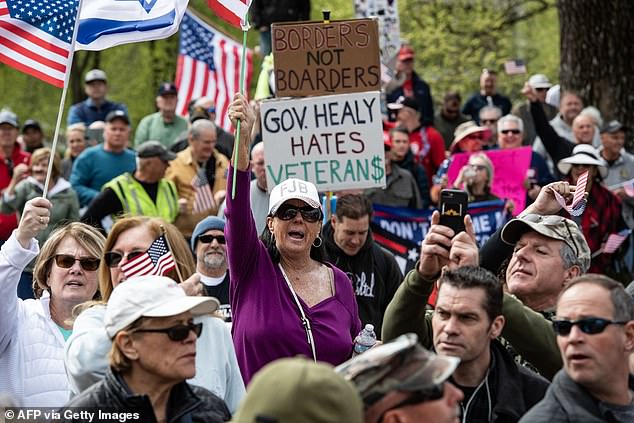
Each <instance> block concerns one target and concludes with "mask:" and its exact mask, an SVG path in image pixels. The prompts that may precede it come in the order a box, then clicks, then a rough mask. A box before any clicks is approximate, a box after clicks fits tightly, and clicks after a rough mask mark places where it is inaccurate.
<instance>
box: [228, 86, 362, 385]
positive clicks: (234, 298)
mask: <svg viewBox="0 0 634 423" xmlns="http://www.w3.org/2000/svg"><path fill="white" fill-rule="evenodd" d="M229 116H230V117H231V121H232V123H233V124H234V126H235V125H236V123H237V121H238V120H240V121H241V125H242V128H241V131H240V140H239V145H238V148H237V149H235V150H234V154H238V168H237V176H236V195H235V199H233V200H232V199H231V196H230V195H228V196H227V207H226V210H225V217H226V219H227V223H226V228H225V233H226V236H227V251H228V256H229V269H230V274H231V282H230V293H229V297H230V302H231V308H232V310H233V313H234V314H233V329H232V332H233V342H234V345H235V348H236V355H237V357H238V363H239V364H240V370H241V371H242V376H243V378H244V382H245V384H247V383H248V382H249V380H251V378H252V377H253V375H254V374H255V372H257V371H258V370H259V369H260V368H262V367H263V366H264V365H266V364H267V363H269V362H271V361H273V360H276V359H278V358H281V357H293V356H296V355H298V354H301V355H304V356H307V357H311V358H315V359H316V360H317V361H325V362H328V363H332V364H340V363H342V362H344V361H346V360H347V359H348V358H350V356H351V354H352V347H353V339H354V337H355V336H356V335H357V333H358V332H359V330H360V329H361V322H360V321H359V316H358V312H357V304H356V300H355V295H354V292H353V290H352V285H351V284H350V280H349V279H348V277H347V276H346V275H345V274H344V273H343V272H341V271H340V270H339V269H337V268H336V267H334V266H331V265H329V264H326V263H324V262H323V259H322V257H323V251H322V247H321V244H322V240H321V238H320V237H319V233H320V230H321V221H322V217H323V214H322V210H321V204H320V201H319V196H318V193H317V189H316V188H315V186H314V185H313V184H311V183H310V182H306V181H302V180H299V179H288V180H286V181H284V182H282V183H281V184H279V185H277V186H276V187H275V188H273V191H272V192H271V196H270V200H269V216H268V217H267V228H266V229H265V230H264V233H263V235H262V240H258V234H257V232H256V229H255V223H254V221H253V217H252V215H251V206H250V204H249V183H250V180H251V178H250V173H249V145H250V143H251V140H250V138H251V137H250V133H251V127H252V126H253V121H254V115H253V110H252V109H251V107H250V106H249V105H248V103H247V101H246V100H245V98H244V97H243V96H241V95H239V94H236V96H235V97H234V100H233V102H232V103H231V105H230V107H229ZM232 162H233V161H232ZM232 179H233V169H232V168H230V169H229V180H228V183H227V186H228V187H231V184H232Z"/></svg>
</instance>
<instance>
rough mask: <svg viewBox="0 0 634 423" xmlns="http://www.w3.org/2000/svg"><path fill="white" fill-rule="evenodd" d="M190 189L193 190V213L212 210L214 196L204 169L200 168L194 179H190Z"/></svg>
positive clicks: (214, 203)
mask: <svg viewBox="0 0 634 423" xmlns="http://www.w3.org/2000/svg"><path fill="white" fill-rule="evenodd" d="M192 188H194V210H193V211H194V213H201V212H204V211H205V210H209V209H212V208H214V206H215V205H216V202H215V201H214V194H213V192H212V191H211V187H210V186H209V181H208V180H207V175H205V169H203V168H200V169H199V170H198V173H197V174H196V176H194V179H192Z"/></svg>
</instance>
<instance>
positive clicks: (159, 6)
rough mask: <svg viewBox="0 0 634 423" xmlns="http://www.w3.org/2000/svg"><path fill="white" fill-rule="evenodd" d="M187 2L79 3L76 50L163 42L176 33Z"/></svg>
mask: <svg viewBox="0 0 634 423" xmlns="http://www.w3.org/2000/svg"><path fill="white" fill-rule="evenodd" d="M188 1H189V0H83V2H82V7H81V12H80V14H79V30H78V33H77V41H76V43H75V49H76V50H103V49H106V48H109V47H114V46H118V45H121V44H127V43H136V42H138V41H149V40H158V39H161V38H167V37H169V36H170V35H172V34H174V33H176V31H178V27H179V25H180V22H181V19H182V18H183V14H184V13H185V10H187V3H188Z"/></svg>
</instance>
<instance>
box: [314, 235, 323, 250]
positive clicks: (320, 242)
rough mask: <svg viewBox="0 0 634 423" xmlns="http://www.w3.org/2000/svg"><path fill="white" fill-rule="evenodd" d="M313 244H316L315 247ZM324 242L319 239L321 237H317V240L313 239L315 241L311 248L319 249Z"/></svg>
mask: <svg viewBox="0 0 634 423" xmlns="http://www.w3.org/2000/svg"><path fill="white" fill-rule="evenodd" d="M315 242H317V245H315ZM323 243H324V241H323V240H322V239H321V237H320V236H319V235H317V238H315V241H313V247H315V248H319V247H321V244H323Z"/></svg>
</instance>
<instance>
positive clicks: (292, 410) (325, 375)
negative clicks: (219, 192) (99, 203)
mask: <svg viewBox="0 0 634 423" xmlns="http://www.w3.org/2000/svg"><path fill="white" fill-rule="evenodd" d="M126 283H127V282H126ZM231 422H233V423H255V422H276V423H298V422H301V423H341V422H345V423H362V422H363V405H362V403H361V398H360V397H359V394H358V393H357V390H356V389H355V388H354V386H353V385H352V384H351V383H350V382H348V381H346V380H345V379H344V378H343V377H342V376H340V375H338V374H337V373H335V371H334V370H333V368H332V367H331V366H330V365H328V364H325V363H315V362H313V361H311V360H308V359H305V358H283V359H280V360H277V361H274V362H273V363H270V364H268V365H267V366H265V367H264V368H262V370H260V371H259V372H258V373H257V374H256V375H255V377H254V378H253V380H252V381H251V383H250V384H249V386H248V389H247V395H246V396H245V397H244V399H243V400H242V403H241V404H240V408H239V409H238V411H237V412H236V414H235V415H234V416H233V419H232V420H231Z"/></svg>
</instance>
